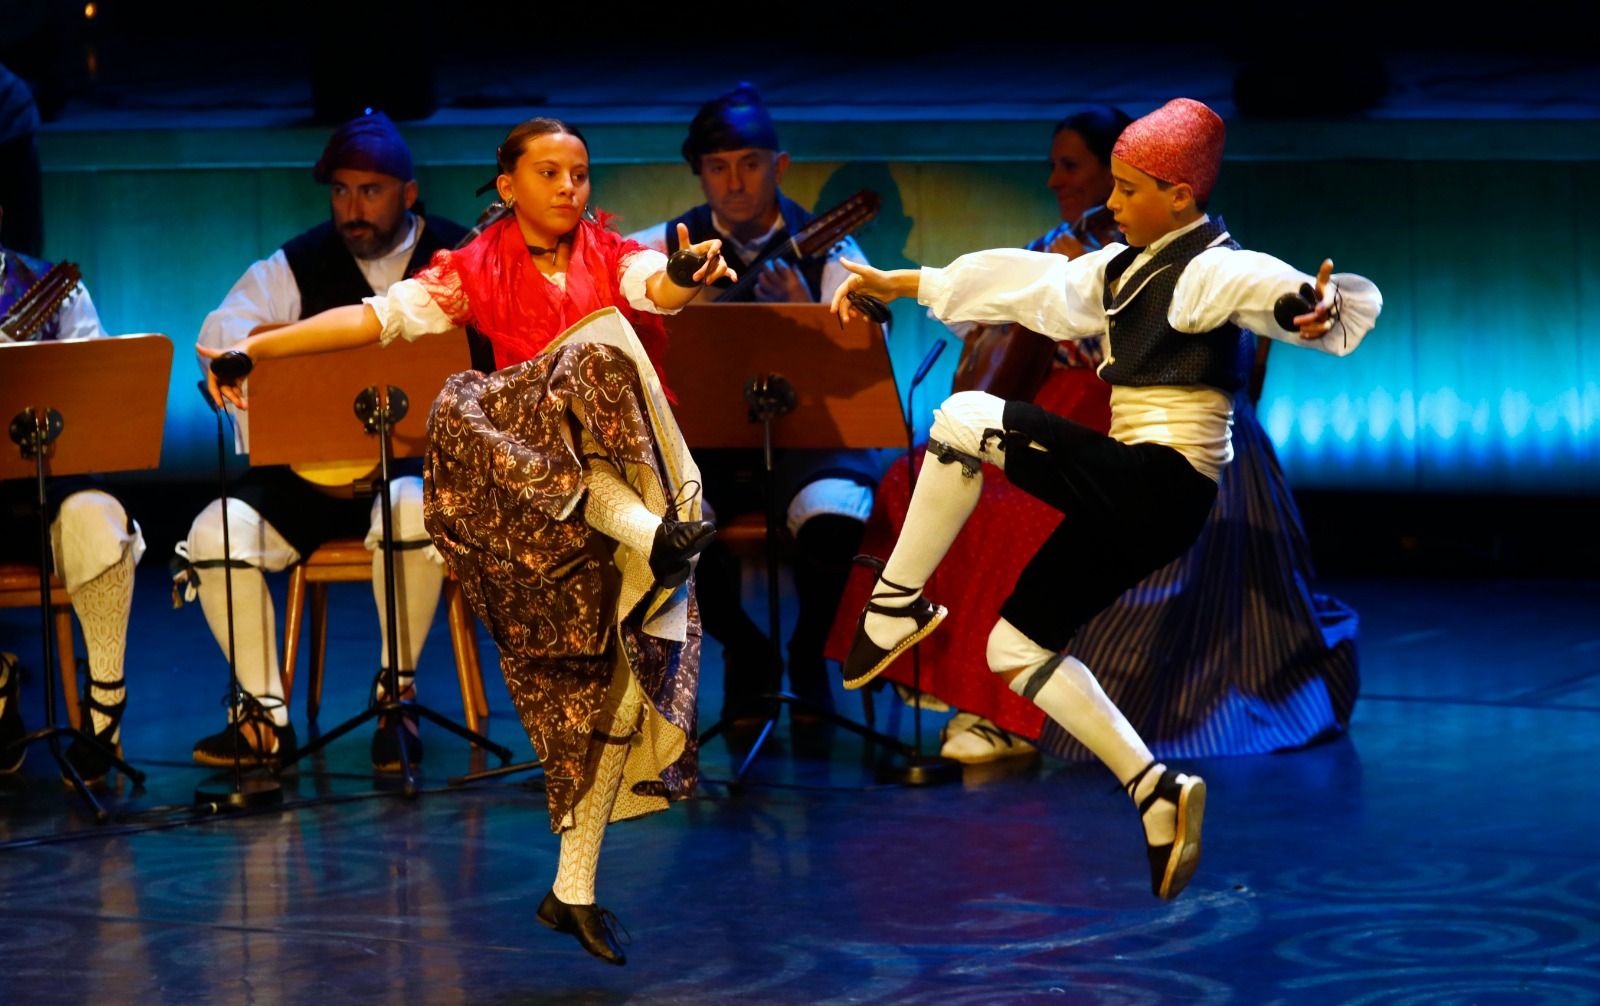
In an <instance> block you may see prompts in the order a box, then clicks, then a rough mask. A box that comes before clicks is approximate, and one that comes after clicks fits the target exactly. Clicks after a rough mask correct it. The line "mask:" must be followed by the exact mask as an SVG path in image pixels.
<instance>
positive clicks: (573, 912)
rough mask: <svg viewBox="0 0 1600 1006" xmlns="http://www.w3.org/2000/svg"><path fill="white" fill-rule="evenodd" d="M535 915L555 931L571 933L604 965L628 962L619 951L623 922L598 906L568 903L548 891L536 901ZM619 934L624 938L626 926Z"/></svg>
mask: <svg viewBox="0 0 1600 1006" xmlns="http://www.w3.org/2000/svg"><path fill="white" fill-rule="evenodd" d="M536 917H537V918H538V920H539V922H540V923H542V924H543V925H546V926H548V927H550V928H551V929H554V930H555V931H556V932H558V933H571V934H572V935H573V936H574V937H576V938H577V940H578V945H579V946H581V947H583V949H585V950H587V951H589V953H591V954H593V955H594V956H596V957H598V958H600V959H601V960H603V961H605V962H606V963H607V964H617V965H622V964H626V963H628V956H627V955H626V954H624V953H623V952H622V945H621V943H620V942H618V939H617V932H616V931H617V929H619V928H622V923H621V922H619V921H618V920H617V917H616V916H615V915H612V914H611V913H610V912H609V911H607V910H606V909H604V908H601V907H600V906H599V905H569V904H567V903H566V902H565V901H562V900H561V899H560V898H558V897H556V892H555V891H551V892H550V893H549V894H546V895H545V896H544V900H543V901H541V902H539V911H538V913H537V915H536ZM622 934H623V937H624V938H626V937H627V935H628V931H627V929H625V928H623V929H622Z"/></svg>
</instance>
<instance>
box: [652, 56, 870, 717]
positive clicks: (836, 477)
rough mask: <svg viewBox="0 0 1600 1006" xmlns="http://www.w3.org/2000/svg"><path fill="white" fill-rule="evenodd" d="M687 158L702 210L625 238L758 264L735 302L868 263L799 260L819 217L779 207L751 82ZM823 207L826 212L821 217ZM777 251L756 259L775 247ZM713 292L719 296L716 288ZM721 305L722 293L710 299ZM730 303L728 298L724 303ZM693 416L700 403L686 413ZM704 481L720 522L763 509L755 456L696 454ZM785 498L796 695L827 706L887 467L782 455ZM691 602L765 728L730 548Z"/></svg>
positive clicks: (827, 291) (705, 128)
mask: <svg viewBox="0 0 1600 1006" xmlns="http://www.w3.org/2000/svg"><path fill="white" fill-rule="evenodd" d="M683 157H684V160H686V161H688V162H689V168H690V170H692V171H693V172H694V173H695V175H696V176H697V177H698V178H699V179H700V187H701V189H702V190H703V191H704V192H705V196H706V201H705V202H704V203H702V204H701V205H699V206H696V207H694V208H693V209H691V210H689V211H688V212H686V213H684V214H683V215H682V216H679V217H676V218H674V219H672V220H668V221H666V222H665V223H662V224H656V225H654V226H652V227H647V228H645V229H643V230H641V231H638V232H637V233H635V234H632V235H630V237H631V238H632V239H633V240H635V241H638V242H640V243H642V244H645V245H647V246H650V247H653V248H656V249H658V250H660V251H663V252H666V253H668V254H671V253H672V252H674V251H676V250H677V245H678V225H679V224H684V225H686V226H687V227H688V229H689V240H690V241H691V242H700V241H706V240H710V239H711V238H720V239H721V240H722V254H723V257H724V258H726V259H727V260H728V264H729V265H730V266H732V267H733V269H734V271H735V272H736V273H738V274H739V275H740V276H745V275H746V273H747V271H749V270H750V267H752V266H754V265H756V264H757V263H758V260H761V261H760V268H759V269H758V270H755V272H754V275H755V282H754V284H753V286H752V287H750V288H749V289H748V292H745V291H729V290H728V288H729V287H730V286H731V284H730V283H728V282H727V281H723V282H722V283H720V284H718V285H719V286H720V287H722V289H723V292H724V294H725V295H726V294H731V296H726V297H725V299H726V300H728V301H734V300H744V301H760V302H764V303H795V302H801V303H812V302H816V301H821V302H823V303H827V302H828V300H829V298H831V297H832V296H833V291H834V290H835V289H837V288H838V286H839V284H840V283H842V282H844V279H845V277H846V276H848V275H849V274H848V273H847V272H846V271H845V270H844V268H843V267H842V266H841V265H839V260H840V259H841V258H844V257H846V256H848V257H850V258H851V259H854V258H856V257H857V256H859V255H861V249H860V247H859V246H858V245H857V244H856V242H855V241H854V240H853V239H852V238H850V237H848V236H846V237H843V238H841V239H839V240H838V241H837V242H836V243H835V244H833V246H832V247H831V248H830V249H829V250H828V251H827V252H825V253H823V254H820V255H815V256H811V257H807V258H798V257H796V254H795V252H794V250H793V249H792V248H791V247H790V246H789V244H788V241H787V238H788V237H790V236H791V235H793V234H796V233H798V232H799V230H800V228H802V227H803V226H805V224H806V223H807V222H809V221H810V220H811V219H812V217H811V214H810V213H808V212H806V210H805V209H804V208H802V207H801V206H800V205H799V204H798V203H796V202H795V201H794V200H792V199H790V198H789V197H787V196H785V195H784V194H783V192H782V190H781V189H780V188H779V185H780V184H781V183H782V181H783V176H784V173H785V172H787V171H788V169H789V154H788V153H787V152H786V151H784V150H783V147H782V145H781V144H780V143H779V142H778V132H777V129H776V128H775V127H774V125H773V122H772V116H771V115H769V114H768V113H767V110H766V108H765V107H764V106H763V105H762V103H761V96H760V95H759V94H757V93H756V90H755V89H754V88H753V87H751V86H750V85H749V84H741V85H739V86H738V87H736V88H735V89H733V90H732V91H729V92H728V93H726V94H723V95H721V96H719V97H717V98H713V99H712V100H710V101H708V102H706V103H705V104H704V105H702V106H701V107H700V110H699V111H698V112H697V113H696V114H695V117H694V120H693V121H692V122H691V123H690V124H689V135H688V137H687V138H686V139H685V140H684V142H683ZM819 209H824V207H819ZM780 245H781V246H782V248H783V251H782V252H781V254H777V255H773V256H771V257H767V258H765V259H764V260H762V255H761V252H762V251H763V249H766V248H768V247H769V246H774V247H776V246H780ZM714 290H715V288H713V291H714ZM713 295H714V294H713ZM719 299H723V298H719ZM682 405H683V407H684V408H691V409H692V408H693V407H694V403H693V402H684V403H682ZM695 458H696V460H697V461H699V463H700V471H701V475H702V477H703V478H704V479H705V483H706V484H705V495H706V502H707V503H709V504H710V507H709V509H710V510H712V511H714V513H715V517H716V520H717V521H718V522H719V523H722V524H726V523H727V522H728V521H731V520H732V519H733V518H735V517H737V516H740V515H741V514H747V513H759V512H761V511H762V508H763V502H762V501H763V493H764V491H765V472H764V468H763V464H762V457H761V452H760V451H753V450H696V451H695ZM777 470H778V492H779V498H780V499H781V500H783V501H784V504H785V506H786V513H787V522H786V523H787V530H788V533H789V534H790V535H792V537H793V539H794V544H795V548H794V550H793V554H794V557H795V559H794V568H793V572H794V578H795V585H796V588H797V591H798V593H799V599H800V612H799V620H798V622H797V623H796V625H795V629H794V634H793V635H792V636H791V637H790V639H789V681H790V685H791V688H792V690H793V691H794V692H796V693H797V694H799V695H800V696H801V697H802V698H805V699H809V700H811V701H813V702H816V703H818V704H820V705H823V706H825V707H826V706H827V705H828V704H829V703H830V693H829V690H828V677H827V674H826V670H825V666H824V664H823V657H822V646H823V642H824V640H825V639H826V637H827V632H828V627H829V625H830V624H831V623H832V620H833V612H834V609H835V608H836V607H837V606H838V603H839V596H840V593H841V591H842V590H843V588H844V582H845V579H846V577H847V576H848V575H849V564H850V560H851V557H852V556H854V555H855V553H856V549H857V546H858V545H859V544H860V542H861V533H862V529H863V527H864V526H865V521H866V518H867V515H868V514H869V513H871V511H872V495H873V492H874V490H875V489H876V487H877V481H878V476H879V474H880V466H879V465H878V464H877V462H876V460H875V455H873V454H872V453H871V452H864V451H788V452H784V454H783V456H781V457H780V458H779V459H778V461H777ZM697 581H698V584H697V588H696V593H697V596H698V598H699V602H700V612H701V617H702V619H703V622H704V625H705V629H706V632H708V633H709V634H710V635H711V636H712V638H714V639H716V640H717V641H718V642H720V643H721V644H722V647H723V685H724V692H723V715H724V716H725V717H727V716H732V717H734V718H735V720H736V721H737V725H738V726H741V727H744V728H749V727H751V726H755V725H758V724H759V723H760V721H761V715H762V710H761V709H760V708H759V706H758V703H757V702H756V700H757V699H758V697H759V696H761V695H762V694H765V693H769V692H772V691H774V690H776V689H777V688H778V687H779V685H780V684H781V682H782V667H781V666H773V659H772V656H771V654H772V647H771V643H770V642H769V640H768V639H767V636H766V633H764V632H763V631H762V630H761V629H759V628H758V627H757V626H756V623H755V622H753V621H751V619H750V617H749V616H748V615H747V614H746V613H745V611H744V609H743V608H742V607H741V606H740V603H739V564H738V560H737V559H735V558H734V557H733V554H732V553H731V552H729V551H728V548H727V546H726V545H724V544H723V543H722V542H720V541H716V542H713V543H712V545H711V547H710V548H708V549H707V550H706V551H705V552H704V553H702V555H701V557H700V567H699V572H698V574H697Z"/></svg>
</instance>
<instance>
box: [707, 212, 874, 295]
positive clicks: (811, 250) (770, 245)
mask: <svg viewBox="0 0 1600 1006" xmlns="http://www.w3.org/2000/svg"><path fill="white" fill-rule="evenodd" d="M882 205H883V199H882V198H881V197H880V196H879V195H878V194H877V193H876V192H873V191H872V190H871V189H862V190H861V191H860V192H857V193H856V194H855V195H853V196H851V197H850V198H849V199H846V200H845V201H844V202H842V203H840V204H839V205H838V206H835V207H834V208H833V209H831V210H829V211H828V212H826V213H819V214H818V215H816V216H814V217H812V218H811V222H810V223H808V224H806V225H805V226H804V227H802V228H800V232H799V233H798V234H790V235H784V234H779V235H777V236H776V237H774V238H773V239H772V240H771V241H768V242H767V243H766V245H765V246H764V247H763V248H762V249H761V251H759V252H757V253H756V257H755V259H754V260H753V261H750V262H747V263H746V264H745V273H744V275H743V276H741V277H739V282H737V283H734V284H733V285H731V286H729V287H726V288H723V289H720V290H718V289H716V288H713V290H712V292H713V293H714V294H715V299H716V300H728V301H733V300H739V299H741V298H745V297H747V296H748V295H749V293H750V291H752V290H754V289H755V285H756V278H757V277H758V276H760V275H761V266H762V265H763V264H764V263H766V262H768V261H770V260H772V259H775V258H777V257H778V256H780V255H782V254H784V253H785V252H789V251H792V252H794V254H795V257H796V258H802V259H805V258H810V257H812V256H813V255H819V254H821V253H823V252H825V251H827V250H828V249H829V248H832V247H833V246H834V245H836V244H838V243H839V242H840V241H842V240H844V239H845V238H847V237H849V236H850V235H851V234H854V233H855V232H856V231H858V230H860V229H861V228H862V227H865V226H866V225H867V223H868V222H870V221H871V220H872V218H873V217H875V216H877V215H878V209H879V208H880V207H881V206H882Z"/></svg>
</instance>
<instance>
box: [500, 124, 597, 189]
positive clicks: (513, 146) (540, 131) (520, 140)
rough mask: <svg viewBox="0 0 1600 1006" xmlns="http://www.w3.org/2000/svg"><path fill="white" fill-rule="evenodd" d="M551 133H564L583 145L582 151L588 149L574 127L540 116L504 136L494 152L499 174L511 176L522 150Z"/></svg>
mask: <svg viewBox="0 0 1600 1006" xmlns="http://www.w3.org/2000/svg"><path fill="white" fill-rule="evenodd" d="M552 133H565V134H566V135H568V136H576V137H577V138H578V142H579V143H581V144H583V149H584V150H586V151H587V150H588V149H589V141H588V140H585V139H584V138H583V134H582V133H580V132H578V128H577V127H576V126H569V125H567V124H566V123H565V122H562V121H561V120H560V119H552V118H547V117H545V116H540V117H538V118H536V119H529V120H528V121H526V122H523V123H520V124H519V125H517V126H515V127H513V128H512V130H511V132H509V133H507V134H506V138H505V142H503V143H501V144H500V146H499V148H498V149H497V150H495V152H494V159H495V163H496V164H497V165H498V166H499V168H500V173H501V174H504V175H509V174H512V173H513V172H514V171H515V170H516V167H517V159H518V158H520V157H521V156H522V152H523V151H524V150H526V149H528V144H529V143H530V142H532V140H533V139H534V138H535V137H539V136H548V135H550V134H552Z"/></svg>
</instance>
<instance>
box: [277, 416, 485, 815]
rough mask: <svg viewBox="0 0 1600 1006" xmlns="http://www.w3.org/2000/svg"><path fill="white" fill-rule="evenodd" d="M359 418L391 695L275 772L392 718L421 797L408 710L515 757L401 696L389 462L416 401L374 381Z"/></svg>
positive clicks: (412, 785) (410, 792)
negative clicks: (371, 465) (377, 546)
mask: <svg viewBox="0 0 1600 1006" xmlns="http://www.w3.org/2000/svg"><path fill="white" fill-rule="evenodd" d="M354 407H355V413H356V418H357V419H359V420H361V423H362V425H363V426H364V427H365V428H366V430H367V432H368V433H370V434H375V435H376V436H377V438H378V485H377V486H376V487H375V488H376V490H377V492H378V494H379V506H378V512H379V514H380V515H381V517H382V519H383V603H384V612H385V613H386V614H387V615H388V618H387V620H386V630H385V634H384V635H385V641H386V642H387V643H388V646H389V664H388V666H387V667H385V668H384V669H383V687H384V690H385V692H386V693H387V696H386V698H385V699H384V700H383V701H381V702H378V701H374V702H373V703H371V704H370V705H369V706H368V707H367V708H366V709H365V710H363V711H362V712H359V713H357V714H356V715H354V716H352V717H350V718H349V719H347V720H345V721H344V722H343V723H341V724H339V725H338V726H336V727H334V728H333V729H332V730H329V731H328V732H327V733H325V734H323V735H322V736H320V737H318V738H317V739H316V740H314V741H312V742H311V743H309V744H306V745H304V746H303V747H301V748H300V749H299V750H298V751H296V752H295V753H294V754H293V755H291V756H290V757H289V758H288V759H287V760H284V761H281V762H279V763H278V765H277V767H276V768H275V769H274V773H275V774H276V773H281V772H283V770H284V769H286V768H288V767H289V766H290V765H292V764H294V763H295V762H297V761H299V760H300V759H302V758H304V757H306V756H307V755H310V754H314V753H315V752H317V751H321V750H322V749H323V748H325V747H327V746H328V745H329V744H332V743H333V742H334V741H336V740H338V739H339V738H340V737H343V736H344V735H345V734H347V733H349V732H350V731H352V730H354V729H355V728H356V727H358V726H360V725H361V724H363V723H365V722H367V721H368V720H372V719H380V718H381V717H389V722H390V724H391V727H390V728H391V729H392V730H394V731H395V741H396V743H397V744H398V750H399V751H400V773H401V792H402V793H403V794H404V795H405V796H406V797H407V798H413V797H415V796H416V795H417V776H416V771H415V770H414V769H413V768H412V767H411V759H410V757H409V756H408V755H407V754H406V739H407V738H406V732H407V731H406V719H407V716H406V714H408V713H414V714H416V715H418V716H421V717H423V718H425V719H427V720H428V721H429V722H430V723H433V724H435V725H437V726H440V727H443V728H444V729H446V730H448V731H450V732H451V733H453V734H455V735H456V736H457V737H460V738H462V739H464V740H466V741H467V742H469V743H471V744H474V745H476V746H478V747H481V748H484V749H485V750H487V751H489V752H490V753H492V754H494V755H496V756H498V757H499V759H500V764H501V765H502V766H504V765H505V764H506V763H507V762H509V761H510V760H511V751H510V749H508V748H506V747H504V746H502V745H500V744H496V743H495V742H494V741H492V740H490V739H489V738H487V737H485V736H484V735H482V734H480V733H476V732H474V731H472V730H469V729H467V728H466V727H464V726H461V725H460V724H458V723H456V722H454V721H453V720H451V719H449V718H448V717H446V716H444V715H443V714H442V713H439V712H436V711H435V710H433V709H431V708H429V707H428V706H425V705H423V704H422V703H420V702H417V701H415V700H410V701H406V700H402V699H401V698H400V627H399V625H398V622H397V618H396V612H397V609H398V605H397V604H396V601H395V594H396V590H395V580H394V553H395V541H394V517H393V514H392V512H391V511H392V505H393V498H392V496H391V495H390V493H389V485H390V481H389V460H390V457H391V454H392V449H391V446H392V445H391V435H392V433H393V432H394V424H395V423H398V422H399V421H400V420H402V419H404V418H405V417H406V413H407V412H408V411H410V407H411V402H410V399H409V398H407V397H406V393H405V392H404V391H402V390H400V389H399V388H396V387H394V386H393V385H388V386H385V387H384V388H382V389H380V388H378V386H376V385H373V386H372V387H369V388H364V389H363V390H362V391H361V392H360V393H358V394H357V395H356V398H355V403H354Z"/></svg>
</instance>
